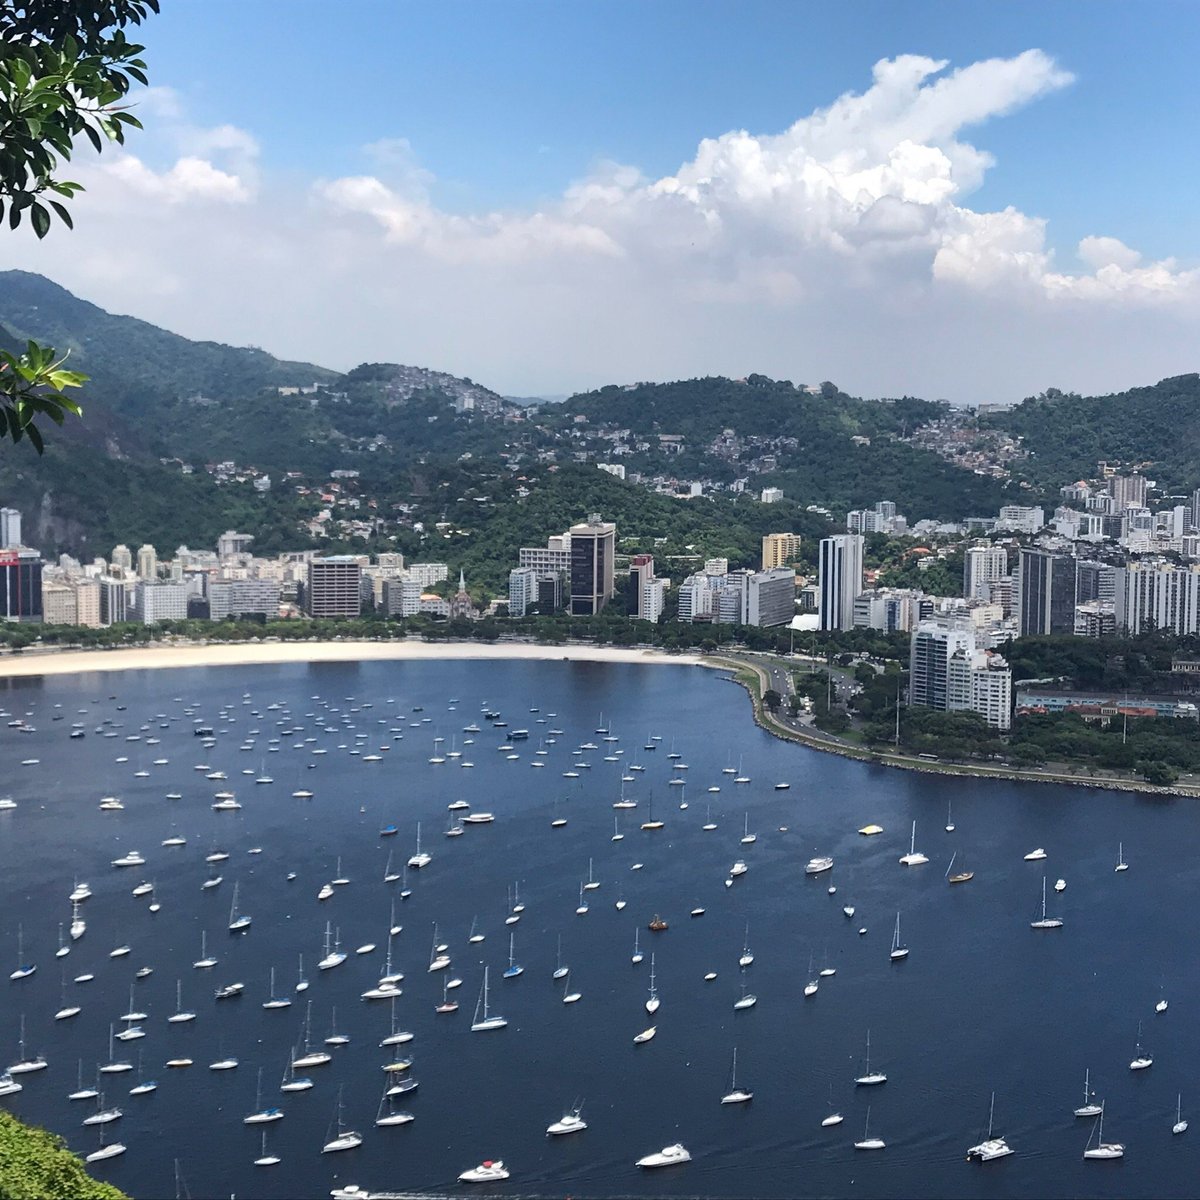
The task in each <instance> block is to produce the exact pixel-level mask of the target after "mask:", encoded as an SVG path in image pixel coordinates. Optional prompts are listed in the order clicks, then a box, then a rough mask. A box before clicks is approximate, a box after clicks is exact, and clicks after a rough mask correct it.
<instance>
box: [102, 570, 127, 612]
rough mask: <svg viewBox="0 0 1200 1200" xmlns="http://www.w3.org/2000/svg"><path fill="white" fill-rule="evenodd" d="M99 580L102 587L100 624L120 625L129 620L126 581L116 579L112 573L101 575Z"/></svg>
mask: <svg viewBox="0 0 1200 1200" xmlns="http://www.w3.org/2000/svg"><path fill="white" fill-rule="evenodd" d="M113 565H114V566H115V565H116V564H115V563H114V564H113ZM97 582H98V584H99V587H100V624H101V625H119V624H120V623H121V622H123V621H128V620H129V615H130V614H129V593H128V592H127V591H126V590H125V581H124V580H122V579H114V578H113V577H112V576H111V575H101V576H100V578H99V580H98V581H97Z"/></svg>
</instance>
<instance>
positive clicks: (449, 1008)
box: [433, 979, 458, 1014]
mask: <svg viewBox="0 0 1200 1200" xmlns="http://www.w3.org/2000/svg"><path fill="white" fill-rule="evenodd" d="M433 1011H434V1012H437V1013H443V1014H445V1013H452V1012H458V1001H457V1000H451V999H450V980H448V979H443V980H442V1002H441V1004H438V1005H436V1006H435V1007H434V1010H433Z"/></svg>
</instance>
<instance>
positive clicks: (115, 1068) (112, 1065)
mask: <svg viewBox="0 0 1200 1200" xmlns="http://www.w3.org/2000/svg"><path fill="white" fill-rule="evenodd" d="M21 1034H22V1037H24V1034H25V1018H24V1017H22V1018H21ZM113 1037H114V1034H113V1026H112V1024H111V1023H110V1024H109V1026H108V1062H106V1063H104V1064H103V1066H101V1068H100V1073H101V1074H102V1075H119V1074H121V1073H122V1072H123V1071H132V1070H133V1063H131V1062H125V1061H124V1060H121V1061H118V1060H117V1059H115V1058H113ZM22 1048H24V1043H23V1042H22ZM45 1065H46V1064H45V1062H44V1061H43V1063H42V1066H45ZM8 1069H9V1070H10V1071H12V1072H13V1074H14V1075H15V1074H16V1071H17V1068H16V1067H15V1066H13V1067H9V1068H8Z"/></svg>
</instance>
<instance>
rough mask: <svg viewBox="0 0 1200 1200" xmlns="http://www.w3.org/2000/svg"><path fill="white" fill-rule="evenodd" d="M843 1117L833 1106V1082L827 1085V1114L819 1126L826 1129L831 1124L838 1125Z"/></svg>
mask: <svg viewBox="0 0 1200 1200" xmlns="http://www.w3.org/2000/svg"><path fill="white" fill-rule="evenodd" d="M844 1120H845V1118H844V1117H843V1116H842V1114H841V1113H840V1112H838V1110H837V1109H836V1108H835V1107H834V1104H833V1084H832V1083H831V1084H830V1085H829V1115H828V1116H827V1117H825V1118H823V1119H822V1121H821V1128H822V1129H828V1128H829V1127H830V1126H831V1125H840V1124H841V1123H842V1121H844Z"/></svg>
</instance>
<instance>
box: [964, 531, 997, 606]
mask: <svg viewBox="0 0 1200 1200" xmlns="http://www.w3.org/2000/svg"><path fill="white" fill-rule="evenodd" d="M1007 574H1008V554H1007V553H1006V552H1005V549H1004V547H1003V546H993V545H992V544H991V542H977V543H976V544H975V545H974V546H968V547H967V549H966V552H965V553H964V555H963V595H964V596H965V597H966V598H967V599H968V600H986V599H987V598H988V585H989V584H992V583H994V582H995V581H996V580H997V579H1001V578H1003V577H1004V576H1005V575H1007Z"/></svg>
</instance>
